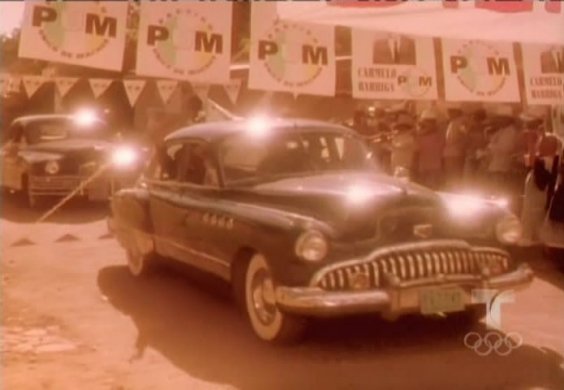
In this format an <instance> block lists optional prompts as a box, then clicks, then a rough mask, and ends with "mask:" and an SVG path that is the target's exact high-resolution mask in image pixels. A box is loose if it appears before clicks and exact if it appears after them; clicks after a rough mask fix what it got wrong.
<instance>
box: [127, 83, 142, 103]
mask: <svg viewBox="0 0 564 390" xmlns="http://www.w3.org/2000/svg"><path fill="white" fill-rule="evenodd" d="M123 88H124V89H125V94H126V95H127V100H129V104H131V107H133V106H134V105H135V103H136V102H137V99H139V95H141V92H143V88H145V80H123Z"/></svg>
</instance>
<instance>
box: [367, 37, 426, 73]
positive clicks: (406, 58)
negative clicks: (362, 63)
mask: <svg viewBox="0 0 564 390" xmlns="http://www.w3.org/2000/svg"><path fill="white" fill-rule="evenodd" d="M372 62H373V64H374V65H415V64H416V63H417V61H416V55H415V40H414V39H412V38H409V37H407V36H405V35H396V34H389V35H388V36H387V38H384V39H377V40H375V41H374V44H373V45H372Z"/></svg>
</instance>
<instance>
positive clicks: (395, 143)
mask: <svg viewBox="0 0 564 390" xmlns="http://www.w3.org/2000/svg"><path fill="white" fill-rule="evenodd" d="M414 127H415V126H414V123H413V120H412V118H411V116H409V115H408V114H406V113H401V114H399V115H398V117H397V120H396V122H395V123H394V125H393V130H394V135H393V136H392V139H391V141H390V146H389V148H390V153H391V168H392V172H395V171H396V170H397V169H398V168H405V169H407V170H408V171H409V172H411V170H412V169H413V160H414V156H415V148H416V145H415V136H414Z"/></svg>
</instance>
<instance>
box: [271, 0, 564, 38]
mask: <svg viewBox="0 0 564 390" xmlns="http://www.w3.org/2000/svg"><path fill="white" fill-rule="evenodd" d="M275 3H276V5H277V8H278V13H279V16H280V18H281V19H283V20H288V21H304V22H305V21H310V20H311V21H315V23H320V24H328V25H333V26H347V27H352V28H360V29H368V30H377V31H389V32H395V33H398V34H407V35H415V36H427V37H433V36H434V37H441V38H450V39H480V40H486V41H487V40H491V41H494V42H501V41H507V42H540V43H548V44H562V37H564V2H563V1H562V0H544V1H540V0H521V1H519V0H464V1H463V0H443V1H440V0H425V1H423V0H367V1H363V0H332V1H276V2H275Z"/></svg>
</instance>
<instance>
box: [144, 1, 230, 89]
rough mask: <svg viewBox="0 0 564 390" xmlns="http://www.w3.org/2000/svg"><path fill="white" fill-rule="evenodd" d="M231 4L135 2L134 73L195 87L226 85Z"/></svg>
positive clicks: (228, 62) (227, 79)
mask: <svg viewBox="0 0 564 390" xmlns="http://www.w3.org/2000/svg"><path fill="white" fill-rule="evenodd" d="M231 13H232V4H231V2H223V1H222V2H215V1H214V2H196V1H179V2H166V3H165V2H161V1H159V2H153V1H143V2H141V16H140V26H139V36H138V44H137V70H136V73H137V74H139V75H143V76H153V77H163V78H169V79H178V80H189V81H195V82H201V83H218V84H221V83H224V82H227V81H229V66H230V59H231Z"/></svg>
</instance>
